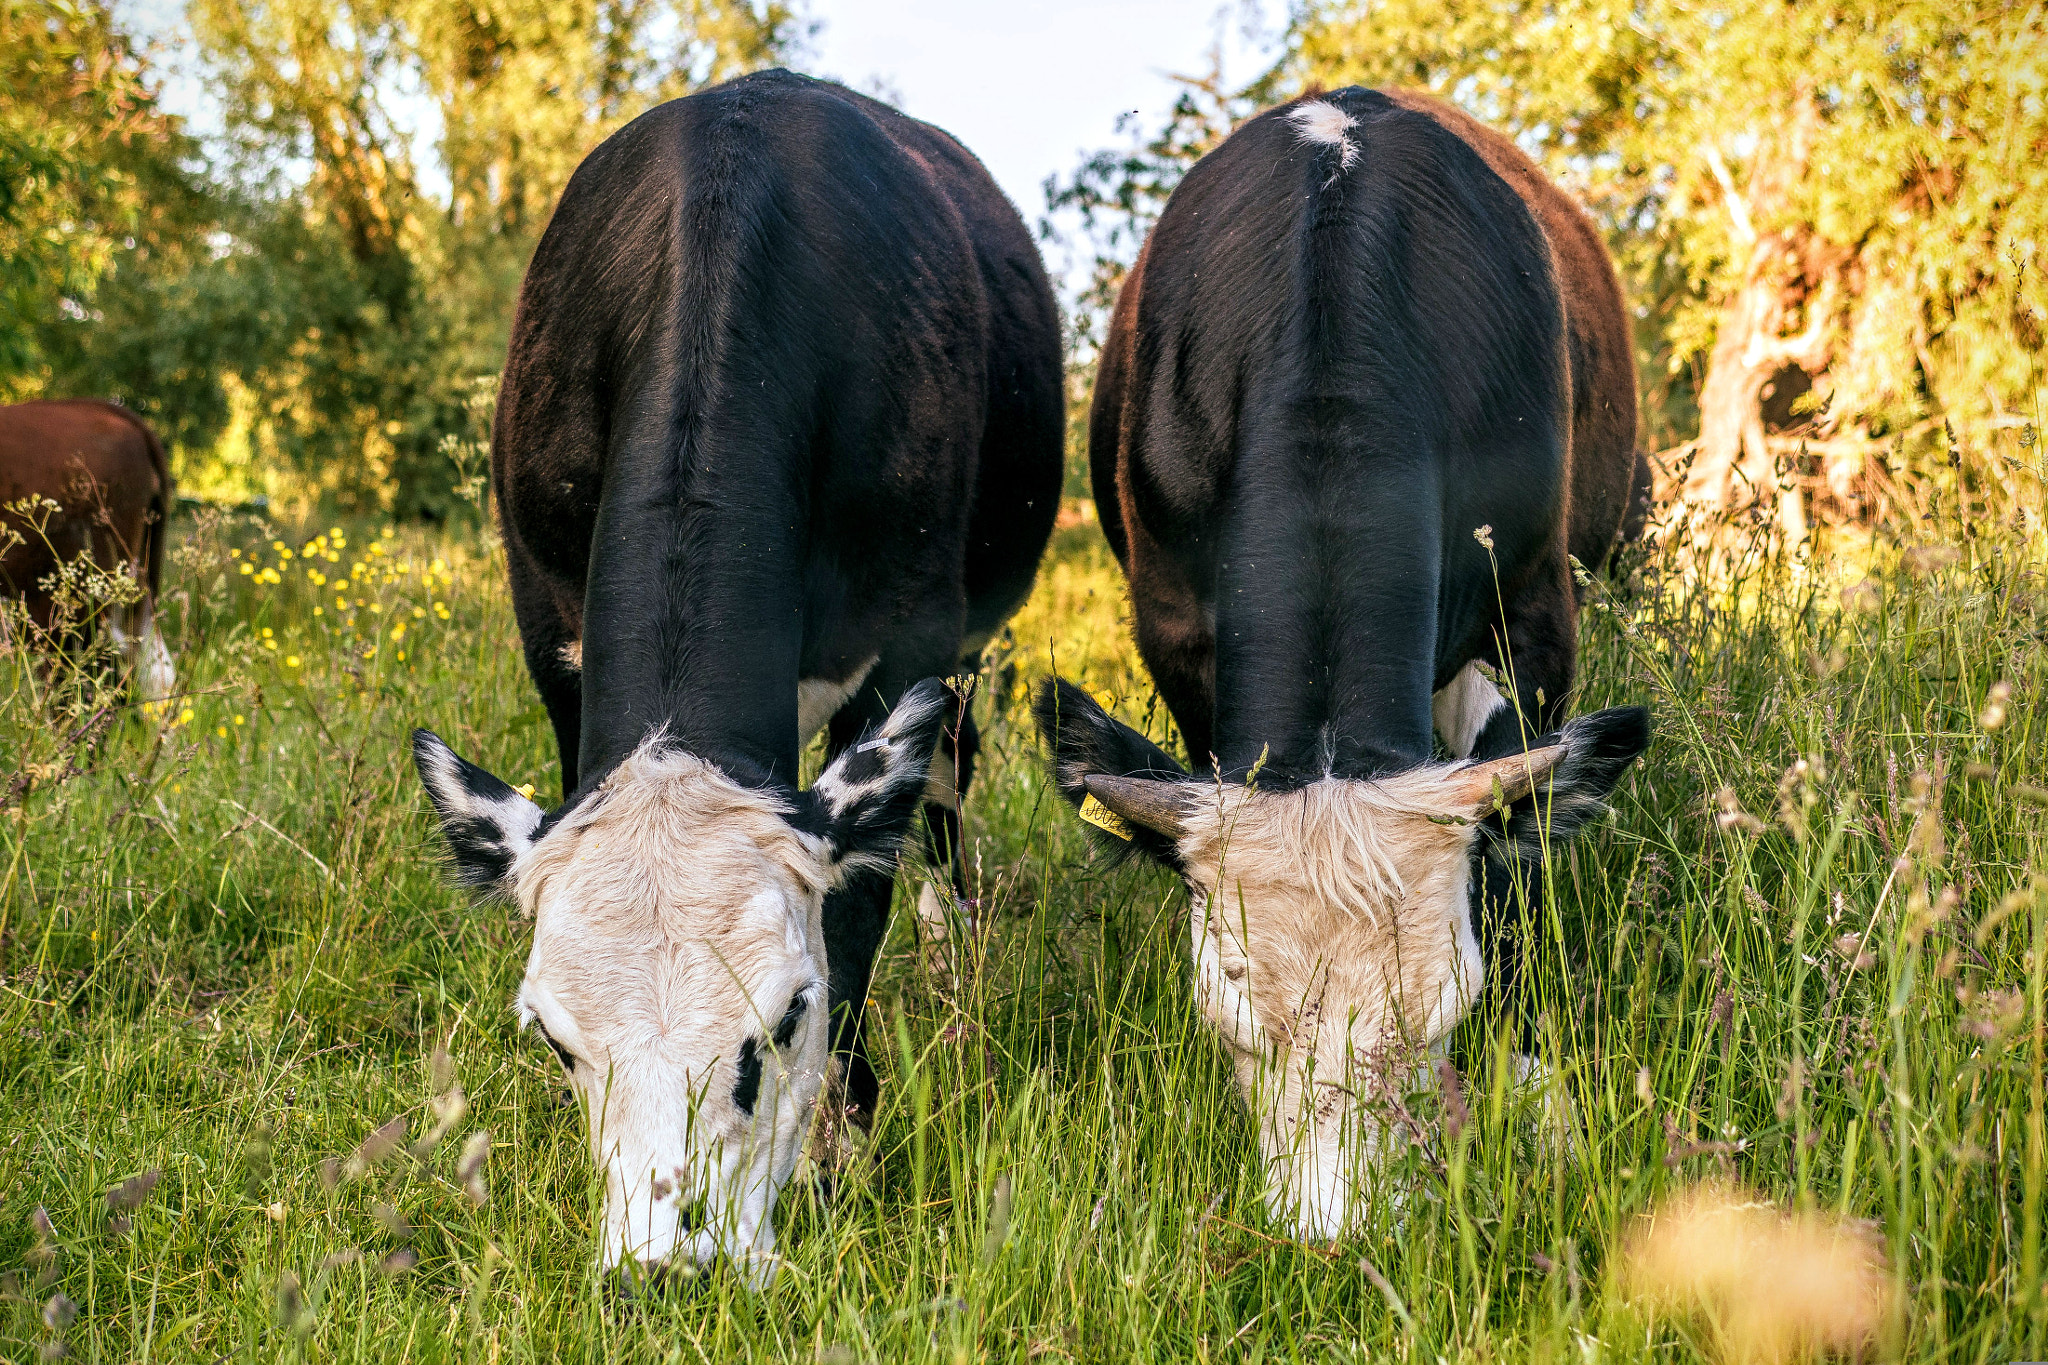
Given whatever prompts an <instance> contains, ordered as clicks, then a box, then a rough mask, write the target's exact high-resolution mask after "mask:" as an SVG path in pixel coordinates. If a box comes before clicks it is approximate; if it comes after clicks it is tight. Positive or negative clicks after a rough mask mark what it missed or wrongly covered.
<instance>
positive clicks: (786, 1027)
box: [769, 994, 810, 1048]
mask: <svg viewBox="0 0 2048 1365" xmlns="http://www.w3.org/2000/svg"><path fill="white" fill-rule="evenodd" d="M809 1005H810V1001H809V1000H808V999H806V998H805V997H804V996H803V995H802V994H799V995H798V996H797V997H796V998H795V999H794V1000H791V1001H790V1002H789V1008H788V1009H787V1010H784V1011H783V1014H782V1019H781V1021H780V1022H778V1023H777V1024H776V1025H775V1032H774V1033H772V1034H770V1035H769V1041H770V1042H772V1043H774V1044H775V1046H776V1047H778V1048H785V1047H788V1046H789V1040H790V1039H792V1038H794V1037H796V1030H797V1025H799V1024H801V1023H802V1022H803V1021H804V1010H805V1009H806V1008H808V1007H809Z"/></svg>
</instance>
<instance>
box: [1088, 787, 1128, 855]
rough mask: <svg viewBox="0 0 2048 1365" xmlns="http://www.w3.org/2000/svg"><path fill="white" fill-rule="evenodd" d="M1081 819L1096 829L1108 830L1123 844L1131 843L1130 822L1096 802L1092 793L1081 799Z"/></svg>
mask: <svg viewBox="0 0 2048 1365" xmlns="http://www.w3.org/2000/svg"><path fill="white" fill-rule="evenodd" d="M1081 818H1082V819H1083V820H1086V821H1087V822H1088V823H1089V824H1091V825H1093V826H1095V828H1097V829H1106V830H1108V831H1109V832H1110V833H1111V834H1114V835H1115V836H1116V837H1117V838H1119V839H1121V840H1123V841H1124V842H1125V843H1129V842H1130V841H1131V825H1130V822H1129V821H1128V820H1126V819H1124V818H1123V816H1121V815H1118V814H1117V813H1116V812H1115V811H1113V810H1111V809H1110V808H1109V807H1108V806H1105V805H1103V804H1102V803H1101V802H1100V801H1097V800H1096V799H1095V793H1094V792H1089V793H1088V794H1087V795H1086V796H1084V797H1082V798H1081Z"/></svg>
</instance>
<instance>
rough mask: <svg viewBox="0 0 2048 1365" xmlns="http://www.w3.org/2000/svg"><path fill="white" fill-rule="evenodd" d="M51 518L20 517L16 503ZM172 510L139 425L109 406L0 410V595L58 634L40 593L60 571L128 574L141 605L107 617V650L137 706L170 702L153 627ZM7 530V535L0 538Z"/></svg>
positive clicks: (169, 673) (66, 403) (156, 456)
mask: <svg viewBox="0 0 2048 1365" xmlns="http://www.w3.org/2000/svg"><path fill="white" fill-rule="evenodd" d="M34 498H43V499H48V500H49V501H50V502H52V503H55V504H56V510H54V511H50V510H48V509H43V510H42V511H31V512H26V513H25V512H24V511H23V510H22V508H21V504H22V501H23V500H24V499H34ZM170 508H171V467H170V461H169V460H168V459H167V458H166V457H165V455H164V448H163V445H162V444H161V443H160V442H159V441H158V440H157V438H156V435H155V433H154V432H152V431H150V429H149V428H148V427H147V426H145V425H143V422H142V419H141V418H139V417H137V416H136V415H135V414H134V413H132V412H130V411H128V409H126V408H124V407H122V406H121V405H120V404H118V403H106V402H100V401H98V400H94V399H83V398H80V399H63V400H56V401H49V402H38V403H18V404H15V405H13V406H11V407H0V526H4V527H5V528H6V530H4V531H0V541H4V542H6V548H5V551H4V553H0V591H4V592H6V593H8V594H9V595H11V596H15V597H19V598H21V599H22V600H23V602H24V604H25V605H26V606H27V608H28V614H29V618H30V620H32V621H33V622H34V623H35V625H36V626H37V627H38V628H39V629H41V630H43V631H49V630H52V629H53V628H54V629H57V630H60V631H61V630H64V629H66V628H67V627H68V625H69V624H70V623H65V622H59V621H57V620H56V619H55V618H56V615H57V606H56V602H55V600H54V599H53V597H52V595H51V593H50V592H49V591H48V590H47V588H46V586H45V585H46V581H47V579H48V578H49V576H50V575H51V574H53V573H55V572H56V571H57V569H58V568H59V566H60V565H63V564H65V563H68V562H70V561H72V560H74V559H76V558H77V557H78V556H80V555H89V556H90V557H91V559H92V562H93V563H94V564H97V565H98V566H100V567H101V568H102V569H106V570H109V571H112V570H116V569H118V568H119V567H120V566H122V565H124V564H125V565H126V566H127V567H128V570H129V572H130V573H131V574H132V575H133V576H134V578H135V581H136V582H138V583H140V584H141V585H142V587H143V594H142V597H141V599H140V600H138V601H136V602H134V603H132V604H130V605H128V606H125V607H120V608H117V609H115V610H114V611H113V612H111V613H110V614H109V619H108V623H107V624H108V628H109V629H110V630H111V631H112V632H113V638H114V643H115V645H116V647H117V648H118V649H119V650H120V653H121V656H122V658H123V659H124V660H125V661H126V663H127V666H128V668H129V669H130V671H131V672H132V674H133V675H134V680H135V688H136V691H137V692H138V693H139V694H140V695H141V696H142V698H143V699H144V700H147V701H155V700H158V699H160V698H162V697H165V696H167V695H169V693H170V690H171V687H172V684H173V682H174V681H175V676H176V675H175V673H174V672H173V670H172V667H171V655H170V651H169V650H168V649H166V648H165V647H164V642H163V637H162V635H161V634H159V633H158V631H157V628H156V595H157V587H158V584H159V582H160V580H161V578H162V575H163V560H164V539H165V535H166V527H167V526H168V524H169V519H170ZM7 531H12V532H13V534H12V535H8V534H7Z"/></svg>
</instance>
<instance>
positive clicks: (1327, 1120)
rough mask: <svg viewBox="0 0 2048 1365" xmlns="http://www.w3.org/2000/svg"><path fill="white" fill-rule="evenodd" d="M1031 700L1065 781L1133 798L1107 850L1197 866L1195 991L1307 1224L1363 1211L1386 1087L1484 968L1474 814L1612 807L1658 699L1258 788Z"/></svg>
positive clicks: (1283, 1196) (1072, 700)
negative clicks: (1355, 771)
mask: <svg viewBox="0 0 2048 1365" xmlns="http://www.w3.org/2000/svg"><path fill="white" fill-rule="evenodd" d="M1037 705H1038V714H1039V723H1040V726H1041V728H1042V729H1044V730H1045V732H1046V734H1047V736H1048V737H1049V738H1050V739H1051V741H1052V745H1053V748H1054V752H1055V755H1056V757H1055V778H1056V780H1057V782H1058V784H1059V786H1060V789H1061V791H1062V792H1063V794H1065V795H1066V796H1067V797H1068V798H1069V799H1070V800H1073V801H1076V802H1081V801H1083V800H1084V799H1091V798H1092V800H1094V801H1096V802H1099V803H1101V805H1103V806H1105V807H1107V808H1108V810H1109V811H1110V812H1111V813H1112V814H1113V815H1115V816H1118V817H1121V820H1122V822H1123V825H1122V829H1121V831H1120V833H1121V835H1127V836H1129V837H1128V839H1127V840H1125V841H1124V842H1120V843H1116V844H1113V845H1111V847H1112V848H1113V849H1114V850H1116V851H1118V852H1121V851H1124V850H1130V849H1141V850H1143V851H1144V852H1146V853H1148V854H1150V855H1151V856H1153V857H1156V858H1158V859H1159V860H1160V861H1162V862H1164V863H1167V864H1168V865H1170V866H1172V867H1173V868H1174V869H1175V870H1177V871H1178V872H1179V873H1180V874H1181V876H1182V877H1183V878H1184V879H1185V880H1186V882H1187V885H1188V890H1189V893H1190V899H1191V902H1192V908H1191V913H1190V925H1189V927H1190V937H1191V946H1192V948H1193V953H1194V966H1195V990H1196V996H1197V999H1198V1000H1199V1002H1200V1004H1201V1007H1202V1010H1203V1012H1204V1014H1206V1015H1207V1016H1208V1018H1209V1020H1210V1022H1211V1023H1213V1024H1214V1025H1215V1026H1216V1028H1217V1030H1218V1032H1219V1033H1221V1034H1222V1036H1223V1038H1224V1040H1225V1042H1226V1043H1228V1044H1229V1046H1230V1048H1231V1050H1232V1053H1233V1057H1234V1061H1235V1066H1236V1072H1237V1080H1238V1085H1239V1088H1240V1089H1241V1090H1242V1092H1243V1094H1244V1097H1245V1101H1246V1103H1247V1104H1248V1105H1249V1106H1250V1108H1251V1111H1252V1114H1253V1116H1254V1117H1255V1118H1256V1119H1257V1120H1258V1125H1259V1142H1260V1147H1261V1150H1262V1153H1263V1155H1264V1156H1265V1158H1266V1163H1267V1188H1266V1197H1267V1202H1268V1205H1269V1206H1270V1208H1271V1209H1272V1211H1273V1214H1274V1216H1275V1217H1276V1218H1277V1219H1279V1220H1280V1221H1282V1222H1284V1223H1286V1224H1289V1225H1291V1226H1292V1227H1293V1228H1294V1229H1295V1230H1296V1231H1297V1233H1299V1234H1300V1235H1302V1236H1305V1237H1317V1238H1322V1237H1332V1236H1336V1235H1338V1234H1339V1233H1341V1232H1343V1231H1344V1230H1345V1229H1346V1228H1348V1227H1350V1226H1351V1225H1353V1223H1354V1222H1355V1221H1356V1220H1357V1219H1358V1218H1359V1217H1360V1215H1361V1214H1362V1213H1363V1212H1364V1204H1365V1201H1364V1199H1363V1198H1362V1197H1361V1196H1362V1194H1363V1192H1364V1191H1363V1188H1362V1187H1363V1185H1364V1184H1366V1183H1368V1182H1370V1181H1371V1179H1372V1177H1373V1174H1374V1171H1375V1169H1376V1167H1377V1164H1378V1162H1377V1158H1378V1156H1379V1153H1380V1147H1381V1140H1382V1136H1383V1133H1382V1126H1381V1124H1380V1122H1379V1121H1378V1119H1377V1118H1376V1117H1375V1114H1374V1110H1375V1108H1376V1107H1377V1106H1376V1104H1375V1101H1376V1100H1378V1099H1379V1098H1381V1096H1382V1093H1383V1092H1384V1090H1385V1089H1386V1088H1387V1087H1388V1086H1389V1085H1392V1086H1395V1087H1400V1086H1402V1085H1403V1084H1404V1083H1405V1082H1406V1080H1407V1075H1406V1074H1405V1073H1406V1071H1407V1070H1408V1068H1409V1066H1410V1065H1412V1064H1413V1062H1415V1061H1418V1060H1420V1056H1419V1054H1420V1053H1421V1052H1422V1051H1423V1050H1424V1049H1427V1048H1428V1047H1430V1046H1431V1045H1434V1044H1436V1043H1438V1042H1440V1041H1441V1040H1442V1039H1443V1038H1444V1037H1445V1035H1447V1034H1448V1033H1449V1032H1450V1031H1451V1029H1452V1028H1454V1027H1455V1026H1456V1025H1457V1023H1458V1022H1459V1020H1460V1019H1462V1018H1463V1017H1464V1014H1465V1012H1466V1010H1467V1008H1468V1007H1469V1006H1470V1004H1471V1002H1472V1001H1473V999H1474V998H1475V997H1476V996H1477V994H1478V992H1479V988H1480V986H1481V985H1482V984H1483V981H1484V974H1485V965H1484V962H1483V960H1482V958H1481V956H1480V951H1479V944H1478V941H1477V939H1476V937H1475V935H1474V932H1473V926H1472V921H1471V877H1472V868H1473V863H1474V855H1475V853H1477V852H1478V851H1479V840H1480V838H1481V831H1482V825H1483V822H1486V821H1487V819H1488V817H1489V816H1491V815H1492V814H1494V812H1495V811H1496V810H1501V811H1504V812H1505V813H1504V816H1503V819H1502V820H1501V821H1500V822H1498V823H1497V826H1496V827H1495V828H1494V829H1493V832H1492V833H1491V834H1490V835H1489V836H1488V837H1489V839H1490V840H1491V841H1492V844H1491V846H1490V848H1489V852H1488V856H1490V857H1491V856H1496V855H1497V856H1500V857H1503V858H1508V859H1523V860H1530V859H1540V857H1541V852H1542V849H1541V845H1542V844H1543V843H1546V842H1549V841H1556V842H1562V841H1563V840H1566V839H1568V838H1570V837H1571V836H1572V834H1573V833H1574V832H1576V831H1577V830H1578V829H1579V828H1580V827H1582V826H1583V825H1584V824H1585V823H1586V822H1587V821H1588V820H1589V819H1590V818H1592V816H1594V815H1595V814H1597V813H1599V812H1600V811H1602V810H1604V809H1605V806H1604V805H1603V802H1602V798H1604V797H1605V796H1606V794H1607V793H1608V791H1609V790H1611V789H1612V788H1613V786H1614V784H1615V782H1616V781H1618V780H1619V778H1620V776H1621V774H1622V772H1623V771H1625V770H1626V768H1627V767H1628V765H1629V763H1630V762H1631V761H1633V760H1634V758H1635V757H1636V755H1637V754H1639V753H1641V752H1642V750H1643V747H1644V746H1645V745H1646V744H1647V742H1648V737H1649V721H1648V715H1647V713H1645V712H1642V711H1639V710H1627V709H1621V710H1614V711H1603V712H1599V713H1596V714H1594V715H1591V716H1585V717H1581V718H1579V719H1578V720H1574V721H1573V722H1571V723H1570V724H1569V725H1567V726H1565V728H1564V729H1563V730H1562V731H1561V732H1560V733H1559V734H1557V735H1555V736H1552V737H1551V738H1550V739H1549V740H1547V741H1546V742H1544V743H1543V744H1542V745H1541V747H1538V748H1536V749H1534V750H1532V751H1531V752H1528V753H1517V754H1514V755H1511V756H1510V757H1507V758H1502V759H1495V760H1492V761H1490V762H1484V763H1455V764H1430V765H1425V766H1422V767H1419V768H1415V769H1412V770H1410V771H1408V772H1405V773H1400V774H1397V775H1395V776H1391V777H1384V778H1378V779H1374V780H1370V781H1361V780H1350V779H1339V778H1324V779H1323V780H1321V781H1316V782H1310V783H1307V784H1306V785H1303V786H1299V787H1295V788H1292V789H1283V790H1259V789H1257V788H1254V787H1246V786H1241V785H1230V784H1222V783H1217V782H1213V781H1202V780H1190V779H1189V778H1188V777H1186V775H1185V774H1183V773H1182V772H1181V771H1180V769H1179V767H1178V765H1177V764H1175V763H1174V762H1173V760H1172V759H1171V757H1169V756H1168V755H1167V754H1165V753H1164V752H1163V751H1162V750H1160V749H1158V748H1157V747H1156V746H1154V745H1153V744H1151V743H1150V741H1148V740H1146V739H1144V737H1143V736H1140V735H1138V734H1137V733H1136V732H1135V731H1132V730H1131V729H1130V728H1129V727H1127V726H1124V725H1122V724H1121V723H1119V722H1118V721H1116V720H1115V719H1114V718H1112V717H1111V716H1110V715H1109V714H1108V713H1107V712H1105V711H1103V710H1102V708H1101V707H1100V706H1098V705H1096V703H1095V702H1094V701H1093V700H1092V699H1091V698H1089V697H1088V696H1087V694H1086V693H1084V692H1082V691H1081V690H1080V689H1078V688H1075V687H1072V686H1071V685H1068V684H1064V683H1061V684H1056V685H1055V686H1051V687H1048V688H1047V689H1045V690H1044V691H1043V692H1042V693H1041V694H1040V697H1039V700H1038V703H1037ZM1085 809H1086V807H1084V810H1085ZM1110 823H1115V822H1114V821H1112V822H1110ZM1105 842H1107V841H1105ZM1380 1112H1385V1111H1384V1110H1383V1109H1382V1110H1380ZM1390 1193H1391V1194H1392V1195H1393V1196H1394V1198H1395V1199H1396V1200H1397V1201H1398V1199H1399V1191H1391V1192H1390Z"/></svg>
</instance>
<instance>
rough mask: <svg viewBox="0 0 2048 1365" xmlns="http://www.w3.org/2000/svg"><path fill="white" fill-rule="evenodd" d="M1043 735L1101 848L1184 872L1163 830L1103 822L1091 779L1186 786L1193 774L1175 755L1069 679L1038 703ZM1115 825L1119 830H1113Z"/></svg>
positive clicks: (1051, 684)
mask: <svg viewBox="0 0 2048 1365" xmlns="http://www.w3.org/2000/svg"><path fill="white" fill-rule="evenodd" d="M1031 709H1032V712H1033V714H1034V715H1036V716H1037V718H1038V733H1039V734H1040V735H1041V736H1043V738H1044V739H1045V747H1046V748H1047V749H1049V750H1050V751H1051V752H1052V775H1053V782H1054V784H1055V785H1057V786H1058V787H1059V791H1060V795H1061V796H1064V797H1066V798H1067V802H1068V804H1070V805H1072V806H1073V807H1074V808H1075V809H1077V810H1079V811H1080V812H1081V815H1082V818H1083V819H1084V820H1088V822H1089V826H1090V832H1091V833H1092V834H1093V835H1094V837H1095V842H1096V845H1097V846H1098V847H1100V848H1102V849H1103V850H1104V851H1105V852H1108V853H1110V854H1111V855H1113V856H1115V857H1117V858H1124V857H1128V856H1129V855H1130V854H1132V853H1144V854H1148V855H1150V856H1151V857H1153V858H1155V859H1157V860H1158V861H1159V862H1161V863H1164V864H1165V865H1166V866H1168V867H1170V868H1172V869H1173V870H1174V871H1176V872H1179V871H1181V870H1182V869H1181V862H1180V846H1179V845H1178V844H1177V843H1176V842H1175V841H1174V839H1173V838H1172V837H1171V836H1170V835H1168V834H1165V833H1163V832H1161V831H1160V830H1158V829H1153V828H1148V827H1147V826H1146V825H1145V824H1143V823H1142V822H1140V821H1137V820H1128V819H1123V818H1121V817H1118V816H1117V815H1116V813H1115V812H1114V811H1110V812H1108V814H1109V816H1110V818H1109V819H1107V820H1105V819H1103V814H1104V812H1103V810H1102V809H1101V802H1100V801H1099V800H1098V799H1092V798H1090V796H1089V794H1088V787H1087V782H1088V779H1089V778H1091V777H1135V778H1150V779H1154V780H1155V782H1174V781H1184V780H1186V778H1187V772H1186V770H1184V769H1183V768H1182V767H1181V766H1180V764H1178V763H1176V762H1174V761H1173V756H1172V755H1171V754H1168V753H1167V752H1166V750H1164V749H1162V748H1160V747H1159V746H1158V745H1157V744H1154V743H1153V742H1152V741H1151V740H1149V739H1147V738H1145V737H1144V736H1143V735H1141V734H1139V733H1138V732H1137V731H1136V730H1133V729H1132V728H1131V727H1130V726H1128V725H1126V724H1124V723H1123V722H1122V721H1120V720H1118V719H1117V718H1116V717H1115V716H1112V715H1110V714H1109V712H1107V711H1105V710H1103V709H1102V707H1101V706H1100V705H1098V704H1097V703H1096V700H1095V698H1093V697H1091V696H1089V695H1088V694H1087V693H1086V692H1084V691H1082V690H1081V689H1080V688H1078V687H1076V686H1074V684H1072V683H1070V682H1068V681H1067V680H1066V679H1065V678H1048V679H1046V681H1045V683H1044V685H1043V686H1041V687H1040V688H1039V689H1038V695H1037V696H1036V697H1035V698H1033V699H1032V703H1031ZM1110 826H1115V827H1114V828H1111V827H1110Z"/></svg>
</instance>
